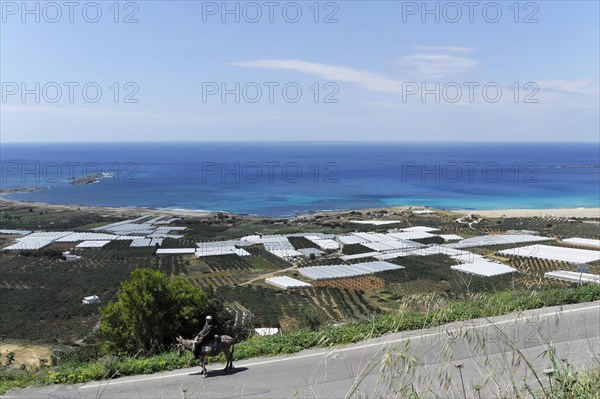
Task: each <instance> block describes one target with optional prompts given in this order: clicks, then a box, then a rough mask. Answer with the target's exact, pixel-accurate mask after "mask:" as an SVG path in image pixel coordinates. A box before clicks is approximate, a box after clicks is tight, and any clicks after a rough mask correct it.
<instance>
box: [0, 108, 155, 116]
mask: <svg viewBox="0 0 600 399" xmlns="http://www.w3.org/2000/svg"><path fill="white" fill-rule="evenodd" d="M2 112H3V113H5V112H6V113H15V114H47V115H65V116H71V117H86V118H144V119H145V118H155V117H158V116H159V114H155V113H152V112H137V111H118V110H114V109H108V108H78V107H72V108H71V107H67V108H65V107H28V106H13V105H5V106H3V107H2Z"/></svg>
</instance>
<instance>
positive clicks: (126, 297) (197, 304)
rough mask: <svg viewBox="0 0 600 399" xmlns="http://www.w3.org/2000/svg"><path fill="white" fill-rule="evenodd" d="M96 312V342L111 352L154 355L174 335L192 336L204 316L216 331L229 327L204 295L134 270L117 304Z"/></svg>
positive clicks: (146, 271) (216, 305)
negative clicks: (98, 329)
mask: <svg viewBox="0 0 600 399" xmlns="http://www.w3.org/2000/svg"><path fill="white" fill-rule="evenodd" d="M100 311H101V313H102V321H101V326H100V327H101V332H102V337H103V338H104V340H105V342H106V344H107V348H106V349H107V350H109V351H111V352H115V351H116V352H125V353H132V354H133V353H139V352H140V351H141V352H142V353H144V354H153V353H158V352H159V351H161V350H164V349H165V348H167V347H168V346H169V345H170V344H172V343H173V341H174V339H175V337H176V336H177V335H183V336H187V337H191V336H194V335H195V334H196V333H197V332H198V330H199V329H200V327H201V323H202V322H203V321H204V318H205V316H206V315H208V314H211V315H212V316H213V318H214V320H215V325H216V326H217V328H218V329H219V331H220V332H223V333H226V332H228V330H229V329H230V328H231V326H232V325H233V318H232V316H231V315H230V314H229V313H228V312H227V311H226V310H225V308H224V307H223V306H222V305H221V304H220V303H219V302H217V300H216V299H215V297H214V293H213V292H209V295H207V294H205V293H204V292H202V291H201V290H200V289H199V288H197V287H195V286H193V285H191V284H190V283H188V282H187V281H186V280H184V279H183V278H181V277H177V278H169V277H167V276H166V275H165V274H164V273H162V272H160V271H156V270H150V269H136V270H134V271H133V272H132V273H131V279H130V280H129V281H125V282H123V283H122V284H121V292H120V293H119V294H118V300H117V301H116V302H111V303H109V304H108V305H106V306H104V307H102V308H101V309H100Z"/></svg>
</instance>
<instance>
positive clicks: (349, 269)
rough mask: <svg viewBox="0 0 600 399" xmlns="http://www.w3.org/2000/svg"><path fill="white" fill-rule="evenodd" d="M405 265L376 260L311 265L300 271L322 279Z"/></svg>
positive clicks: (311, 277) (393, 268) (299, 270)
mask: <svg viewBox="0 0 600 399" xmlns="http://www.w3.org/2000/svg"><path fill="white" fill-rule="evenodd" d="M402 268H403V266H399V265H395V264H393V263H389V262H383V261H375V262H365V263H357V264H354V265H332V266H311V267H301V268H299V269H298V272H299V273H300V274H302V275H303V276H304V277H306V278H310V279H312V280H322V279H329V278H344V277H353V276H362V275H366V274H373V273H377V272H382V271H385V270H395V269H402Z"/></svg>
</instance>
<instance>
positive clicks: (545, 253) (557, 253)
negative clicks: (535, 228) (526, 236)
mask: <svg viewBox="0 0 600 399" xmlns="http://www.w3.org/2000/svg"><path fill="white" fill-rule="evenodd" d="M498 253H499V254H502V255H514V256H526V257H532V258H539V259H550V260H558V261H561V262H569V263H587V262H595V261H597V260H600V250H590V249H577V248H565V247H555V246H550V245H529V246H527V247H521V248H512V249H505V250H502V251H498Z"/></svg>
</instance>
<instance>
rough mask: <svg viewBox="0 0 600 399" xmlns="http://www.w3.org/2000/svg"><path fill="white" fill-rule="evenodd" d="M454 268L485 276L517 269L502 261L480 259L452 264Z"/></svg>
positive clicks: (497, 274)
mask: <svg viewBox="0 0 600 399" xmlns="http://www.w3.org/2000/svg"><path fill="white" fill-rule="evenodd" d="M450 268H451V269H453V270H458V271H461V272H465V273H470V274H477V275H479V276H484V277H492V276H499V275H501V274H507V273H514V272H516V271H517V269H514V268H512V267H510V266H506V265H503V264H501V263H494V262H488V261H485V260H480V261H477V262H473V263H466V264H462V265H455V266H450Z"/></svg>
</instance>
